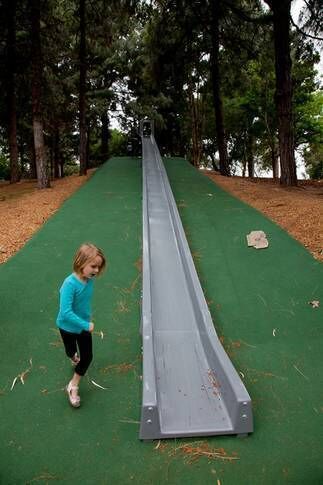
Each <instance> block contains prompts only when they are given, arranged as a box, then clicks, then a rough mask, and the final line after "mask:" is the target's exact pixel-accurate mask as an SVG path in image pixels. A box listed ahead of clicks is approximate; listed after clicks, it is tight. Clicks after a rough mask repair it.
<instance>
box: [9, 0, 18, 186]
mask: <svg viewBox="0 0 323 485" xmlns="http://www.w3.org/2000/svg"><path fill="white" fill-rule="evenodd" d="M16 5H17V2H16V0H8V1H7V2H6V11H7V21H8V33H7V68H8V78H7V105H8V142H9V158H10V183H16V182H18V181H19V179H20V173H19V166H18V143H17V103H16Z"/></svg>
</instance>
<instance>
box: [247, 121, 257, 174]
mask: <svg viewBox="0 0 323 485" xmlns="http://www.w3.org/2000/svg"><path fill="white" fill-rule="evenodd" d="M249 130H250V127H249ZM247 164H248V176H249V177H250V178H254V176H255V162H254V156H253V136H252V134H251V133H250V131H249V133H248V134H247Z"/></svg>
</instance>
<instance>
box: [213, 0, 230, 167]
mask: <svg viewBox="0 0 323 485" xmlns="http://www.w3.org/2000/svg"><path fill="white" fill-rule="evenodd" d="M211 21H212V22H211V45H212V48H211V75H212V90H213V102H214V111H215V126H216V138H217V145H218V149H219V159H220V161H219V164H220V173H221V174H222V175H227V176H229V175H230V167H229V160H228V152H227V144H226V139H225V130H224V121H223V107H222V98H221V90H220V85H221V79H220V69H219V50H220V1H219V0H211Z"/></svg>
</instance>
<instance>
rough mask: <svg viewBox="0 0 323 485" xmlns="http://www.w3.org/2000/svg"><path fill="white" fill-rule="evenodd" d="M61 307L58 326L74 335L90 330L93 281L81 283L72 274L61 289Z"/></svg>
mask: <svg viewBox="0 0 323 485" xmlns="http://www.w3.org/2000/svg"><path fill="white" fill-rule="evenodd" d="M59 291H60V305H59V313H58V316H57V320H56V324H57V326H58V327H59V328H62V329H63V330H66V331H67V332H72V333H81V332H82V331H83V330H89V328H90V321H91V300H92V294H93V280H88V281H86V282H84V283H83V282H82V281H80V280H79V279H78V278H77V277H76V275H75V274H74V273H72V274H70V275H69V276H68V277H67V278H66V279H65V280H64V282H63V284H62V286H61V288H60V290H59Z"/></svg>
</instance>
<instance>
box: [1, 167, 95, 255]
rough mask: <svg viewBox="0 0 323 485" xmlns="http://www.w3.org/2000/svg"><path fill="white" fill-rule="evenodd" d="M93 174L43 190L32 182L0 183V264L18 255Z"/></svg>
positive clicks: (89, 172)
mask: <svg viewBox="0 0 323 485" xmlns="http://www.w3.org/2000/svg"><path fill="white" fill-rule="evenodd" d="M93 171H94V170H93V169H92V170H88V173H87V175H85V176H82V177H80V176H78V175H71V176H69V177H64V178H62V179H57V180H55V181H52V182H51V188H50V189H43V190H39V189H38V188H37V181H36V180H24V181H22V182H18V183H17V184H9V183H4V182H2V183H0V264H1V263H4V262H5V261H7V259H9V258H10V257H11V256H12V255H13V254H15V253H16V252H17V251H19V249H21V248H22V247H23V246H24V244H25V243H26V242H27V241H28V240H29V239H30V238H31V237H32V235H33V234H34V232H36V231H37V230H38V229H39V227H40V226H42V224H44V222H46V221H47V219H48V218H49V217H50V216H52V215H53V214H54V212H56V211H57V209H59V207H60V206H61V205H62V203H63V202H64V200H65V199H67V198H68V197H69V196H70V195H71V194H73V192H75V190H77V189H78V188H79V187H80V186H81V185H83V184H84V183H85V182H86V181H87V180H88V179H89V177H91V175H92V173H93Z"/></svg>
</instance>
